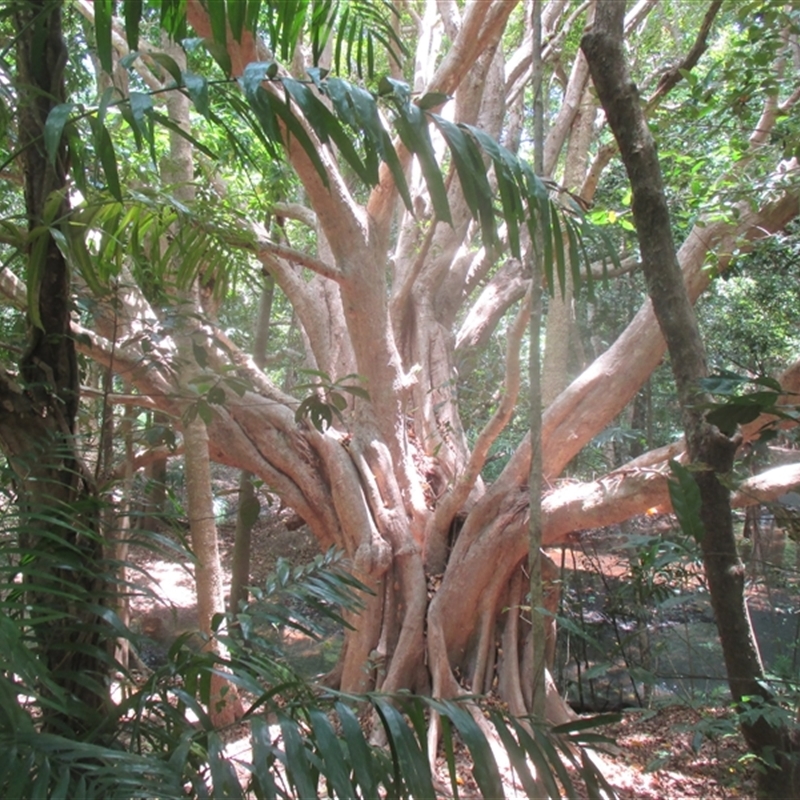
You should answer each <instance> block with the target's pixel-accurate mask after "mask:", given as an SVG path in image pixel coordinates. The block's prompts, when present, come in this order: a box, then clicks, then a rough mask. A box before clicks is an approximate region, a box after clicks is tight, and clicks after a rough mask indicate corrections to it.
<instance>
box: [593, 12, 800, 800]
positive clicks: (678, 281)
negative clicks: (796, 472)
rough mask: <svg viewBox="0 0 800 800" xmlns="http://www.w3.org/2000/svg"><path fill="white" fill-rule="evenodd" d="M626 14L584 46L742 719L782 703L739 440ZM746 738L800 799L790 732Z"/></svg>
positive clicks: (774, 784) (768, 731) (752, 725)
mask: <svg viewBox="0 0 800 800" xmlns="http://www.w3.org/2000/svg"><path fill="white" fill-rule="evenodd" d="M624 13H625V4H624V3H621V2H616V1H615V0H601V2H599V3H598V6H597V12H596V16H595V23H594V26H593V28H592V29H591V30H590V31H589V33H587V34H586V35H585V36H584V37H583V40H582V42H581V47H582V49H583V51H584V53H585V54H586V58H587V60H588V61H589V66H590V70H591V74H592V79H593V81H594V84H595V88H596V89H597V93H598V96H599V98H600V101H601V103H602V104H603V107H604V109H605V111H606V116H607V118H608V122H609V125H610V126H611V128H612V130H613V132H614V136H615V137H616V140H617V142H618V144H619V148H620V153H621V155H622V159H623V161H624V163H625V168H626V170H627V172H628V177H629V179H630V182H631V188H632V193H633V194H632V198H633V199H632V208H633V217H634V221H635V224H636V230H637V235H638V238H639V246H640V250H641V254H642V263H643V268H644V273H645V279H646V281H647V287H648V292H649V294H650V297H651V300H652V303H653V309H654V311H655V314H656V317H657V318H658V323H659V326H660V328H661V331H662V333H663V335H664V339H665V340H666V342H667V346H668V348H669V353H670V360H671V364H672V370H673V374H674V377H675V383H676V386H677V390H678V396H679V399H680V402H681V408H682V413H683V424H684V429H685V432H686V441H687V443H688V450H689V456H690V459H691V461H692V463H693V464H696V465H698V466H699V467H701V468H700V469H699V470H698V471H697V472H696V473H695V479H696V481H697V484H698V486H699V489H700V497H701V503H702V507H701V512H700V516H701V519H702V522H703V524H704V526H705V533H704V535H703V538H702V541H701V547H702V552H703V562H704V565H705V572H706V576H707V579H708V584H709V592H710V595H711V603H712V606H713V608H714V614H715V617H716V621H717V627H718V629H719V634H720V641H721V643H722V651H723V655H724V658H725V666H726V670H727V675H728V684H729V686H730V690H731V694H732V695H733V698H734V700H735V701H736V702H737V703H738V704H740V707H741V708H742V709H743V710H744V709H745V708H747V707H748V706H749V701H748V699H747V698H753V697H755V698H761V701H762V702H765V703H767V704H771V703H772V702H774V699H773V697H772V694H771V692H770V691H769V689H768V688H767V686H766V683H765V682H764V673H763V669H762V666H761V662H760V659H759V655H758V650H757V648H756V645H755V639H754V636H753V632H752V628H751V625H750V620H749V617H748V614H747V609H746V606H745V602H744V568H743V565H742V563H741V561H740V560H739V557H738V554H737V551H736V542H735V539H734V534H733V517H732V513H731V503H730V491H729V489H728V488H727V486H726V485H725V484H724V483H723V482H722V481H721V480H720V476H724V475H727V474H728V473H729V472H730V471H731V468H732V466H733V460H734V455H735V452H736V448H737V445H738V441H739V440H738V438H737V437H728V436H725V435H724V434H723V433H722V432H721V431H719V430H718V429H717V428H715V427H714V426H712V425H709V424H708V423H707V422H706V421H705V418H704V414H703V411H702V408H703V403H704V402H707V401H708V400H709V398H707V397H706V396H705V395H704V394H703V393H702V390H701V388H700V385H699V382H700V381H701V380H702V378H704V377H705V376H706V375H707V368H706V360H705V349H704V346H703V341H702V339H701V337H700V331H699V329H698V326H697V320H696V317H695V314H694V309H693V307H692V304H691V302H690V300H689V296H688V293H687V291H686V287H685V285H684V282H683V277H682V275H681V271H680V267H679V264H678V259H677V255H676V250H675V245H674V242H673V239H672V228H671V224H670V218H669V210H668V208H667V203H666V197H665V194H664V190H663V184H662V179H661V169H660V166H659V162H658V155H657V152H656V149H655V144H654V142H653V139H652V136H651V135H650V130H649V128H648V126H647V123H646V120H645V118H644V114H643V112H642V106H641V103H640V99H639V93H638V90H637V88H636V86H635V84H634V83H633V81H632V80H631V77H630V75H629V73H628V69H627V65H626V62H625V55H624V50H623V17H624ZM751 711H752V708H751ZM773 716H774V715H773ZM742 732H743V734H744V736H745V739H746V740H747V742H748V745H749V746H750V747H751V748H752V749H753V750H754V751H755V752H756V754H758V755H760V756H762V757H763V758H764V760H765V763H767V764H769V763H770V760H771V759H773V758H774V759H775V761H774V762H772V763H775V764H776V766H775V767H767V768H766V771H765V773H764V780H763V781H762V787H761V788H762V791H763V792H764V793H765V795H766V796H768V797H786V796H787V788H788V787H789V786H792V787H793V789H794V791H789V792H788V793H789V794H791V795H792V796H797V795H798V791H797V790H798V789H799V788H800V786H798V784H797V783H796V781H797V779H798V775H797V760H796V758H795V757H794V755H793V754H792V753H791V751H792V750H793V749H795V748H794V745H793V742H792V741H791V736H790V733H789V731H788V730H787V729H786V727H785V726H784V725H782V724H780V723H777V724H775V725H772V724H770V723H769V722H767V718H766V716H764V715H758V714H756V715H755V716H753V715H752V714H751V715H750V717H749V720H748V719H744V718H742Z"/></svg>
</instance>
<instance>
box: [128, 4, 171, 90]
mask: <svg viewBox="0 0 800 800" xmlns="http://www.w3.org/2000/svg"><path fill="white" fill-rule="evenodd" d="M126 5H127V3H126ZM150 58H152V59H153V61H155V62H156V64H158V65H159V66H160V67H163V68H164V69H165V70H166V71H167V72H168V73H169V74H170V76H171V77H172V79H173V80H174V81H175V83H176V84H177V85H178V86H180V85H181V68H180V67H179V66H178V63H177V62H176V61H175V59H174V58H173V57H172V56H168V55H167V54H166V53H150Z"/></svg>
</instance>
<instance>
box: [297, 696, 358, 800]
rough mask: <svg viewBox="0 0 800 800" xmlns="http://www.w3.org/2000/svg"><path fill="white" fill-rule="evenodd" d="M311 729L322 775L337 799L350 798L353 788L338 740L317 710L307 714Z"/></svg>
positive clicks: (311, 710)
mask: <svg viewBox="0 0 800 800" xmlns="http://www.w3.org/2000/svg"><path fill="white" fill-rule="evenodd" d="M308 716H309V719H310V721H311V727H312V729H313V731H314V736H315V738H316V744H317V748H318V750H319V753H320V755H321V756H322V759H323V762H324V764H325V767H324V769H323V775H324V776H325V780H326V781H329V782H330V786H331V788H332V789H333V792H334V793H335V795H336V796H337V797H352V796H353V786H352V784H351V783H350V778H349V777H348V770H347V769H345V765H344V763H343V761H344V753H343V752H342V747H341V745H340V744H339V739H338V737H337V736H336V733H335V732H334V730H333V726H332V725H331V723H330V722H329V721H328V718H327V716H325V714H324V713H323V712H322V711H320V710H319V709H316V708H312V709H309V712H308Z"/></svg>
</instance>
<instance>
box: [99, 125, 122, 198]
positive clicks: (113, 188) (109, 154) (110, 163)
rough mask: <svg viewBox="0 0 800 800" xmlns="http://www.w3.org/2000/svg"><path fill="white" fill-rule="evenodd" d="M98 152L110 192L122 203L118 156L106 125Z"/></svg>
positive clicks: (101, 135)
mask: <svg viewBox="0 0 800 800" xmlns="http://www.w3.org/2000/svg"><path fill="white" fill-rule="evenodd" d="M97 151H98V152H97V154H98V155H99V156H100V163H101V164H102V165H103V172H104V173H105V176H106V183H107V185H108V191H109V192H111V194H112V195H113V196H114V198H115V199H116V200H118V201H119V202H120V203H121V202H122V187H121V186H120V182H119V174H118V173H117V155H116V153H115V152H114V144H113V142H112V141H111V136H110V135H109V133H108V128H106V127H105V125H103V126H101V127H100V131H99V141H98V143H97Z"/></svg>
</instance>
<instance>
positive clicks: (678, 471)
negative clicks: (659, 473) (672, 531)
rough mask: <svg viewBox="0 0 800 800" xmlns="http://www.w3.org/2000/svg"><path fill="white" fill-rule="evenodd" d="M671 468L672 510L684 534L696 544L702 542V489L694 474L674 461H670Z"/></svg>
mask: <svg viewBox="0 0 800 800" xmlns="http://www.w3.org/2000/svg"><path fill="white" fill-rule="evenodd" d="M669 468H670V470H671V471H672V474H673V476H674V477H673V478H671V479H670V480H669V481H668V483H667V486H668V488H669V496H670V500H672V510H673V511H674V512H675V516H676V517H677V518H678V522H679V523H680V526H681V530H682V531H683V532H684V534H686V536H689V537H691V538H692V539H694V540H695V541H696V542H702V540H703V537H704V536H705V527H704V526H703V520H702V519H701V517H700V511H701V508H702V502H701V499H700V487H699V486H698V485H697V481H695V479H694V476H693V475H692V473H691V472H690V471H689V470H688V469H686V467H684V466H683V465H682V464H679V463H678V462H677V461H675V460H674V459H670V462H669Z"/></svg>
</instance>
